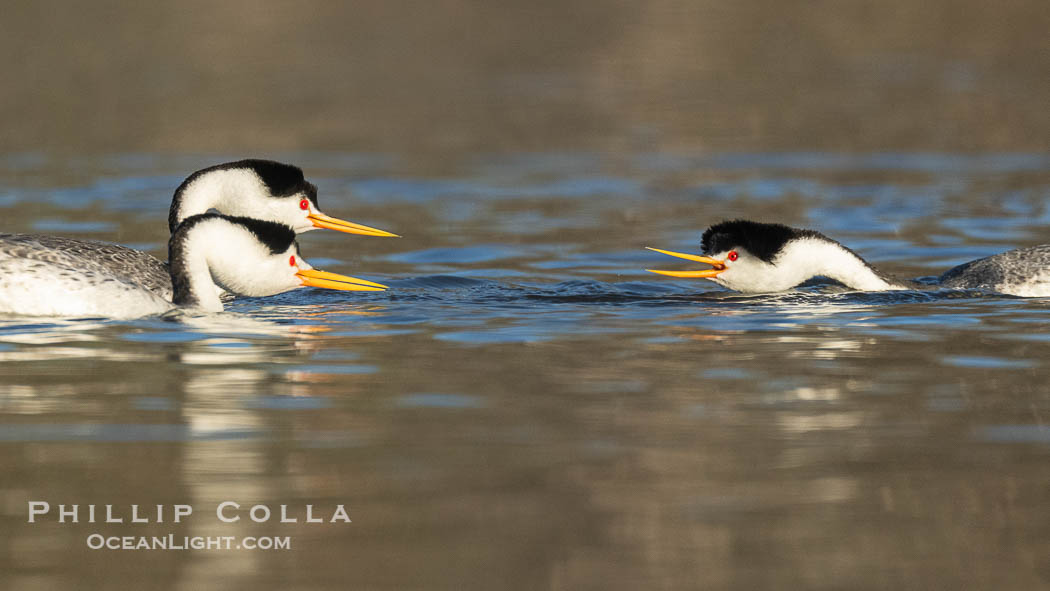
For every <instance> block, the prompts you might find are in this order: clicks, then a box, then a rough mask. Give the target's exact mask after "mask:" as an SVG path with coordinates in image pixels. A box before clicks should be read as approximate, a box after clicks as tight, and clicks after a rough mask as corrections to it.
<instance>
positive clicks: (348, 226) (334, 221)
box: [306, 213, 400, 238]
mask: <svg viewBox="0 0 1050 591" xmlns="http://www.w3.org/2000/svg"><path fill="white" fill-rule="evenodd" d="M306 219H308V220H310V221H311V222H313V223H314V227H315V228H326V229H328V230H337V231H339V232H346V233H347V234H361V235H362V236H385V237H390V238H400V236H398V235H397V234H391V233H390V232H387V231H385V230H379V229H376V228H370V227H368V226H362V225H361V224H355V223H353V222H348V221H346V220H341V219H339V218H334V217H331V216H327V215H325V214H323V213H311V214H310V215H308V216H306Z"/></svg>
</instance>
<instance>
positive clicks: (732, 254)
mask: <svg viewBox="0 0 1050 591" xmlns="http://www.w3.org/2000/svg"><path fill="white" fill-rule="evenodd" d="M726 258H727V259H729V260H731V261H735V260H737V259H738V258H740V255H738V254H737V253H736V251H735V250H731V251H729V256H727V257H726Z"/></svg>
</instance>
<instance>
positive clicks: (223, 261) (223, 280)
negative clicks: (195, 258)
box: [208, 231, 313, 297]
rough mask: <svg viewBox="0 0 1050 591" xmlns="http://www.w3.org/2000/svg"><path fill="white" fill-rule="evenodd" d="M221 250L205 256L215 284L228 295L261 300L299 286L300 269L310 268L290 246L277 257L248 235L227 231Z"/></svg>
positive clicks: (300, 285)
mask: <svg viewBox="0 0 1050 591" xmlns="http://www.w3.org/2000/svg"><path fill="white" fill-rule="evenodd" d="M224 238H225V240H224V244H223V245H222V248H221V249H216V250H213V251H212V252H210V253H209V255H208V267H209V269H210V270H211V277H212V280H213V281H214V282H215V284H216V285H218V286H219V287H221V288H223V289H225V290H226V291H228V292H231V293H235V294H239V295H244V296H251V297H262V296H270V295H275V294H279V293H283V292H286V291H289V290H292V289H296V288H298V287H302V285H303V282H302V280H301V279H300V278H299V277H297V276H296V273H298V272H299V270H300V269H312V268H313V267H311V266H310V264H309V263H307V262H306V261H305V260H303V259H302V257H300V256H299V250H298V248H297V247H296V246H295V244H293V245H292V246H291V247H289V248H288V249H287V250H286V251H284V252H282V253H278V254H274V253H271V252H270V249H269V248H267V247H266V245H264V244H262V243H261V242H259V241H258V240H255V239H254V237H253V236H252V235H251V234H249V233H248V232H246V231H244V232H229V233H228V234H227V235H226V236H224Z"/></svg>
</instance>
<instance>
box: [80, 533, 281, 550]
mask: <svg viewBox="0 0 1050 591" xmlns="http://www.w3.org/2000/svg"><path fill="white" fill-rule="evenodd" d="M87 546H88V548H91V549H92V550H102V549H107V550H291V548H292V539H291V538H290V537H289V536H260V537H254V536H245V537H243V538H238V537H236V536H176V535H175V534H168V535H166V536H104V535H102V534H91V535H90V536H88V537H87Z"/></svg>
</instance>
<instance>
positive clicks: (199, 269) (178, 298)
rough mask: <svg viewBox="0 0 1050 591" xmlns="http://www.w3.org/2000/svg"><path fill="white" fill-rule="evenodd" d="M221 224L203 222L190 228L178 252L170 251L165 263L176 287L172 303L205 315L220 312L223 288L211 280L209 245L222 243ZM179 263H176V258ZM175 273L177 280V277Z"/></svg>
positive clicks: (182, 237) (222, 228)
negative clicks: (190, 234) (197, 309)
mask: <svg viewBox="0 0 1050 591" xmlns="http://www.w3.org/2000/svg"><path fill="white" fill-rule="evenodd" d="M224 229H225V228H224V227H223V226H222V225H219V224H215V223H209V222H204V223H201V224H199V225H198V227H196V228H193V234H192V236H190V237H187V236H184V235H183V236H180V238H181V239H182V243H181V244H180V246H179V248H178V250H177V251H174V250H169V260H168V264H169V265H170V268H171V270H172V283H173V284H174V287H175V294H174V297H173V300H174V303H175V304H178V305H183V306H193V307H195V308H200V309H202V310H206V311H208V312H222V310H223V307H222V300H220V299H219V294H220V293H222V289H221V288H220V287H219V286H218V285H216V283H215V280H214V279H213V278H212V273H211V268H210V266H209V264H208V253H209V248H208V247H209V245H211V244H216V243H218V244H222V242H221V240H223V238H224V235H223V230H224ZM176 257H177V258H178V260H175V258H176ZM176 273H177V274H178V277H176Z"/></svg>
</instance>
